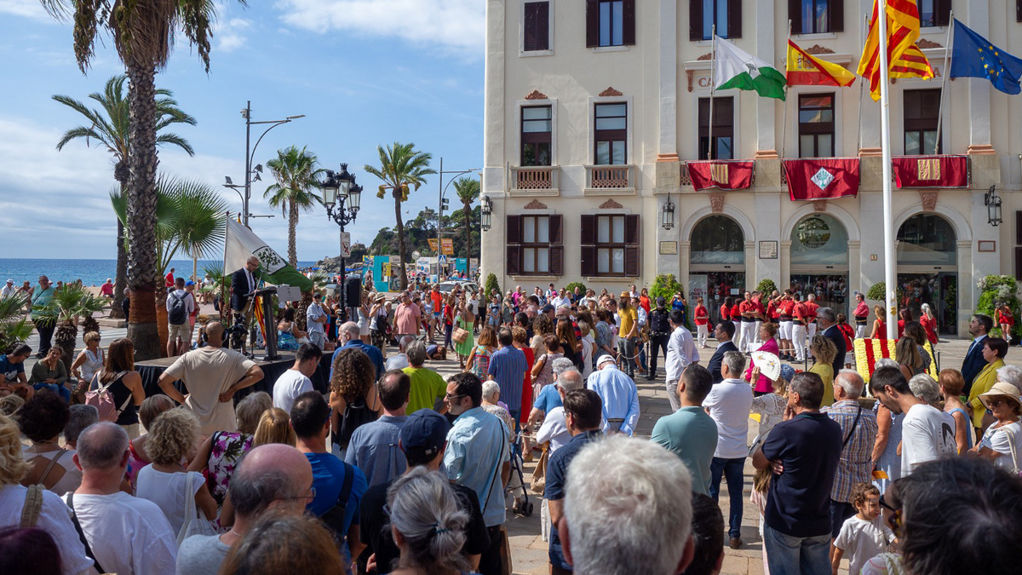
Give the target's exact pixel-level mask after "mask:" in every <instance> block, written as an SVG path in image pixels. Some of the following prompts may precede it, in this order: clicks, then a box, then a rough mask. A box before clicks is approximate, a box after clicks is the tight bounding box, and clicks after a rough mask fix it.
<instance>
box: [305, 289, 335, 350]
mask: <svg viewBox="0 0 1022 575" xmlns="http://www.w3.org/2000/svg"><path fill="white" fill-rule="evenodd" d="M305 320H306V322H305V323H306V327H307V328H308V329H307V330H306V331H308V332H309V341H311V342H312V343H314V344H316V347H318V348H319V349H321V350H322V349H323V344H325V343H326V324H327V322H329V321H330V317H329V316H328V315H327V313H326V311H325V310H324V309H323V296H321V295H320V294H318V293H317V294H313V296H312V303H311V304H309V307H308V308H307V309H306V310H305Z"/></svg>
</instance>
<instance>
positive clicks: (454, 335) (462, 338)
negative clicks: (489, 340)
mask: <svg viewBox="0 0 1022 575" xmlns="http://www.w3.org/2000/svg"><path fill="white" fill-rule="evenodd" d="M451 340H452V341H453V342H454V343H465V342H466V341H467V340H468V330H466V329H462V328H460V327H456V328H454V330H453V331H451Z"/></svg>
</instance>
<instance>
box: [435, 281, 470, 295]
mask: <svg viewBox="0 0 1022 575" xmlns="http://www.w3.org/2000/svg"><path fill="white" fill-rule="evenodd" d="M456 286H457V287H460V288H461V289H463V290H465V291H467V292H470V293H477V292H478V291H479V286H478V285H476V283H475V282H469V281H460V280H449V281H445V282H440V284H439V287H440V293H442V294H449V293H451V292H452V291H454V288H455V287H456Z"/></svg>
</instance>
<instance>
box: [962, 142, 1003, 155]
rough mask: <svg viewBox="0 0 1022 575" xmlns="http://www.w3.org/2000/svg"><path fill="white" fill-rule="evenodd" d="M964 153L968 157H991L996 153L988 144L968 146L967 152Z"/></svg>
mask: <svg viewBox="0 0 1022 575" xmlns="http://www.w3.org/2000/svg"><path fill="white" fill-rule="evenodd" d="M966 153H967V154H969V155H970V156H991V155H994V154H996V153H997V151H996V150H994V147H993V146H991V145H989V144H979V145H974V146H969V150H968V151H967V152H966Z"/></svg>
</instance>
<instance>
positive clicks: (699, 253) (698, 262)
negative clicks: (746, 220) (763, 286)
mask: <svg viewBox="0 0 1022 575" xmlns="http://www.w3.org/2000/svg"><path fill="white" fill-rule="evenodd" d="M691 246H692V247H691V252H690V255H689V303H690V304H692V305H695V298H696V297H699V296H702V297H703V298H704V300H705V302H706V307H707V308H708V309H709V312H710V319H711V320H712V321H713V322H717V321H718V320H720V305H721V304H722V303H723V302H724V298H726V297H728V296H740V294H741V293H742V292H743V291H744V290H745V234H744V233H742V227H741V226H740V225H739V224H738V222H736V221H735V220H733V219H731V218H730V217H728V216H722V215H717V214H715V215H712V216H707V217H705V218H703V219H702V220H700V221H699V223H697V224H696V225H695V227H694V228H693V229H692V236H691Z"/></svg>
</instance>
